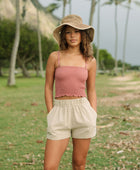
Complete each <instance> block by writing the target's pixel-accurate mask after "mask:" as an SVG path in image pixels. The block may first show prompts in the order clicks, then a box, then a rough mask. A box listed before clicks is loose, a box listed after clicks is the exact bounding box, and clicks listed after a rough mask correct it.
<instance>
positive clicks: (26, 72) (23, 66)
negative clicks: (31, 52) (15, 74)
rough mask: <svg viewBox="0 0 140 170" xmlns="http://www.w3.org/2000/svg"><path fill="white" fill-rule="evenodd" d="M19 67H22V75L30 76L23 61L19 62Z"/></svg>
mask: <svg viewBox="0 0 140 170" xmlns="http://www.w3.org/2000/svg"><path fill="white" fill-rule="evenodd" d="M21 69H22V74H23V76H24V77H30V75H29V72H28V70H27V69H26V67H25V64H24V63H22V64H21Z"/></svg>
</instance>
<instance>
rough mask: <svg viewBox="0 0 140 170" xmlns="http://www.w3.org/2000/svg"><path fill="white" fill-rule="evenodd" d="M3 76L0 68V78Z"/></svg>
mask: <svg viewBox="0 0 140 170" xmlns="http://www.w3.org/2000/svg"><path fill="white" fill-rule="evenodd" d="M2 76H3V72H2V66H0V77H2Z"/></svg>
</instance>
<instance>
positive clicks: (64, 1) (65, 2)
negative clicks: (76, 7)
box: [62, 0, 67, 18]
mask: <svg viewBox="0 0 140 170" xmlns="http://www.w3.org/2000/svg"><path fill="white" fill-rule="evenodd" d="M66 4H67V0H63V14H62V17H63V18H64V16H65V13H66Z"/></svg>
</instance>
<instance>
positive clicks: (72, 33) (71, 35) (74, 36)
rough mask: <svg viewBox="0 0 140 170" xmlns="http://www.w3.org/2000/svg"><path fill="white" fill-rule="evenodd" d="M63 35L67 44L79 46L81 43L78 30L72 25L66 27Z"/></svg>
mask: <svg viewBox="0 0 140 170" xmlns="http://www.w3.org/2000/svg"><path fill="white" fill-rule="evenodd" d="M65 37H66V41H67V44H68V46H71V47H76V46H79V45H80V43H81V33H80V30H78V29H75V28H73V27H70V26H67V27H66V32H65Z"/></svg>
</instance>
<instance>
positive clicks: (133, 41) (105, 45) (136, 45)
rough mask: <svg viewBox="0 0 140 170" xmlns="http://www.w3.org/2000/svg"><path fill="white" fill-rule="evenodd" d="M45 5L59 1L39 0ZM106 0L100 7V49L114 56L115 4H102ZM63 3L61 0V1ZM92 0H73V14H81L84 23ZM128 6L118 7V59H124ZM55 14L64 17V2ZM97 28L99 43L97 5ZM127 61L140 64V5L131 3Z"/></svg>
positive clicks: (95, 23) (94, 21) (95, 17)
mask: <svg viewBox="0 0 140 170" xmlns="http://www.w3.org/2000/svg"><path fill="white" fill-rule="evenodd" d="M137 1H140V0H137ZM39 2H40V3H41V4H42V5H43V6H48V5H49V4H50V3H54V2H57V1H55V0H39ZM104 2H106V0H101V8H100V49H107V51H108V52H109V53H110V54H111V55H112V56H113V57H114V53H115V52H114V51H115V23H114V14H115V6H114V5H105V6H103V5H102V4H103V3H104ZM60 4H61V2H60ZM90 4H91V1H90V0H75V1H74V0H72V14H77V15H79V16H81V18H82V19H83V23H84V24H89V15H90ZM68 14H69V10H68V5H67V8H66V15H68ZM126 14H127V8H125V7H123V6H119V7H118V19H117V21H118V60H119V59H121V60H122V56H123V40H124V31H125V30H124V28H125V21H126ZM54 15H56V16H58V17H59V18H62V4H61V6H60V8H59V9H57V10H55V11H54ZM92 26H93V27H94V28H95V37H94V43H95V44H96V45H97V32H96V30H97V7H96V9H95V14H94V18H93V25H92ZM126 62H127V63H129V64H131V65H140V6H138V5H135V4H134V3H132V4H131V10H130V16H129V22H128V31H127V43H126Z"/></svg>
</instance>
